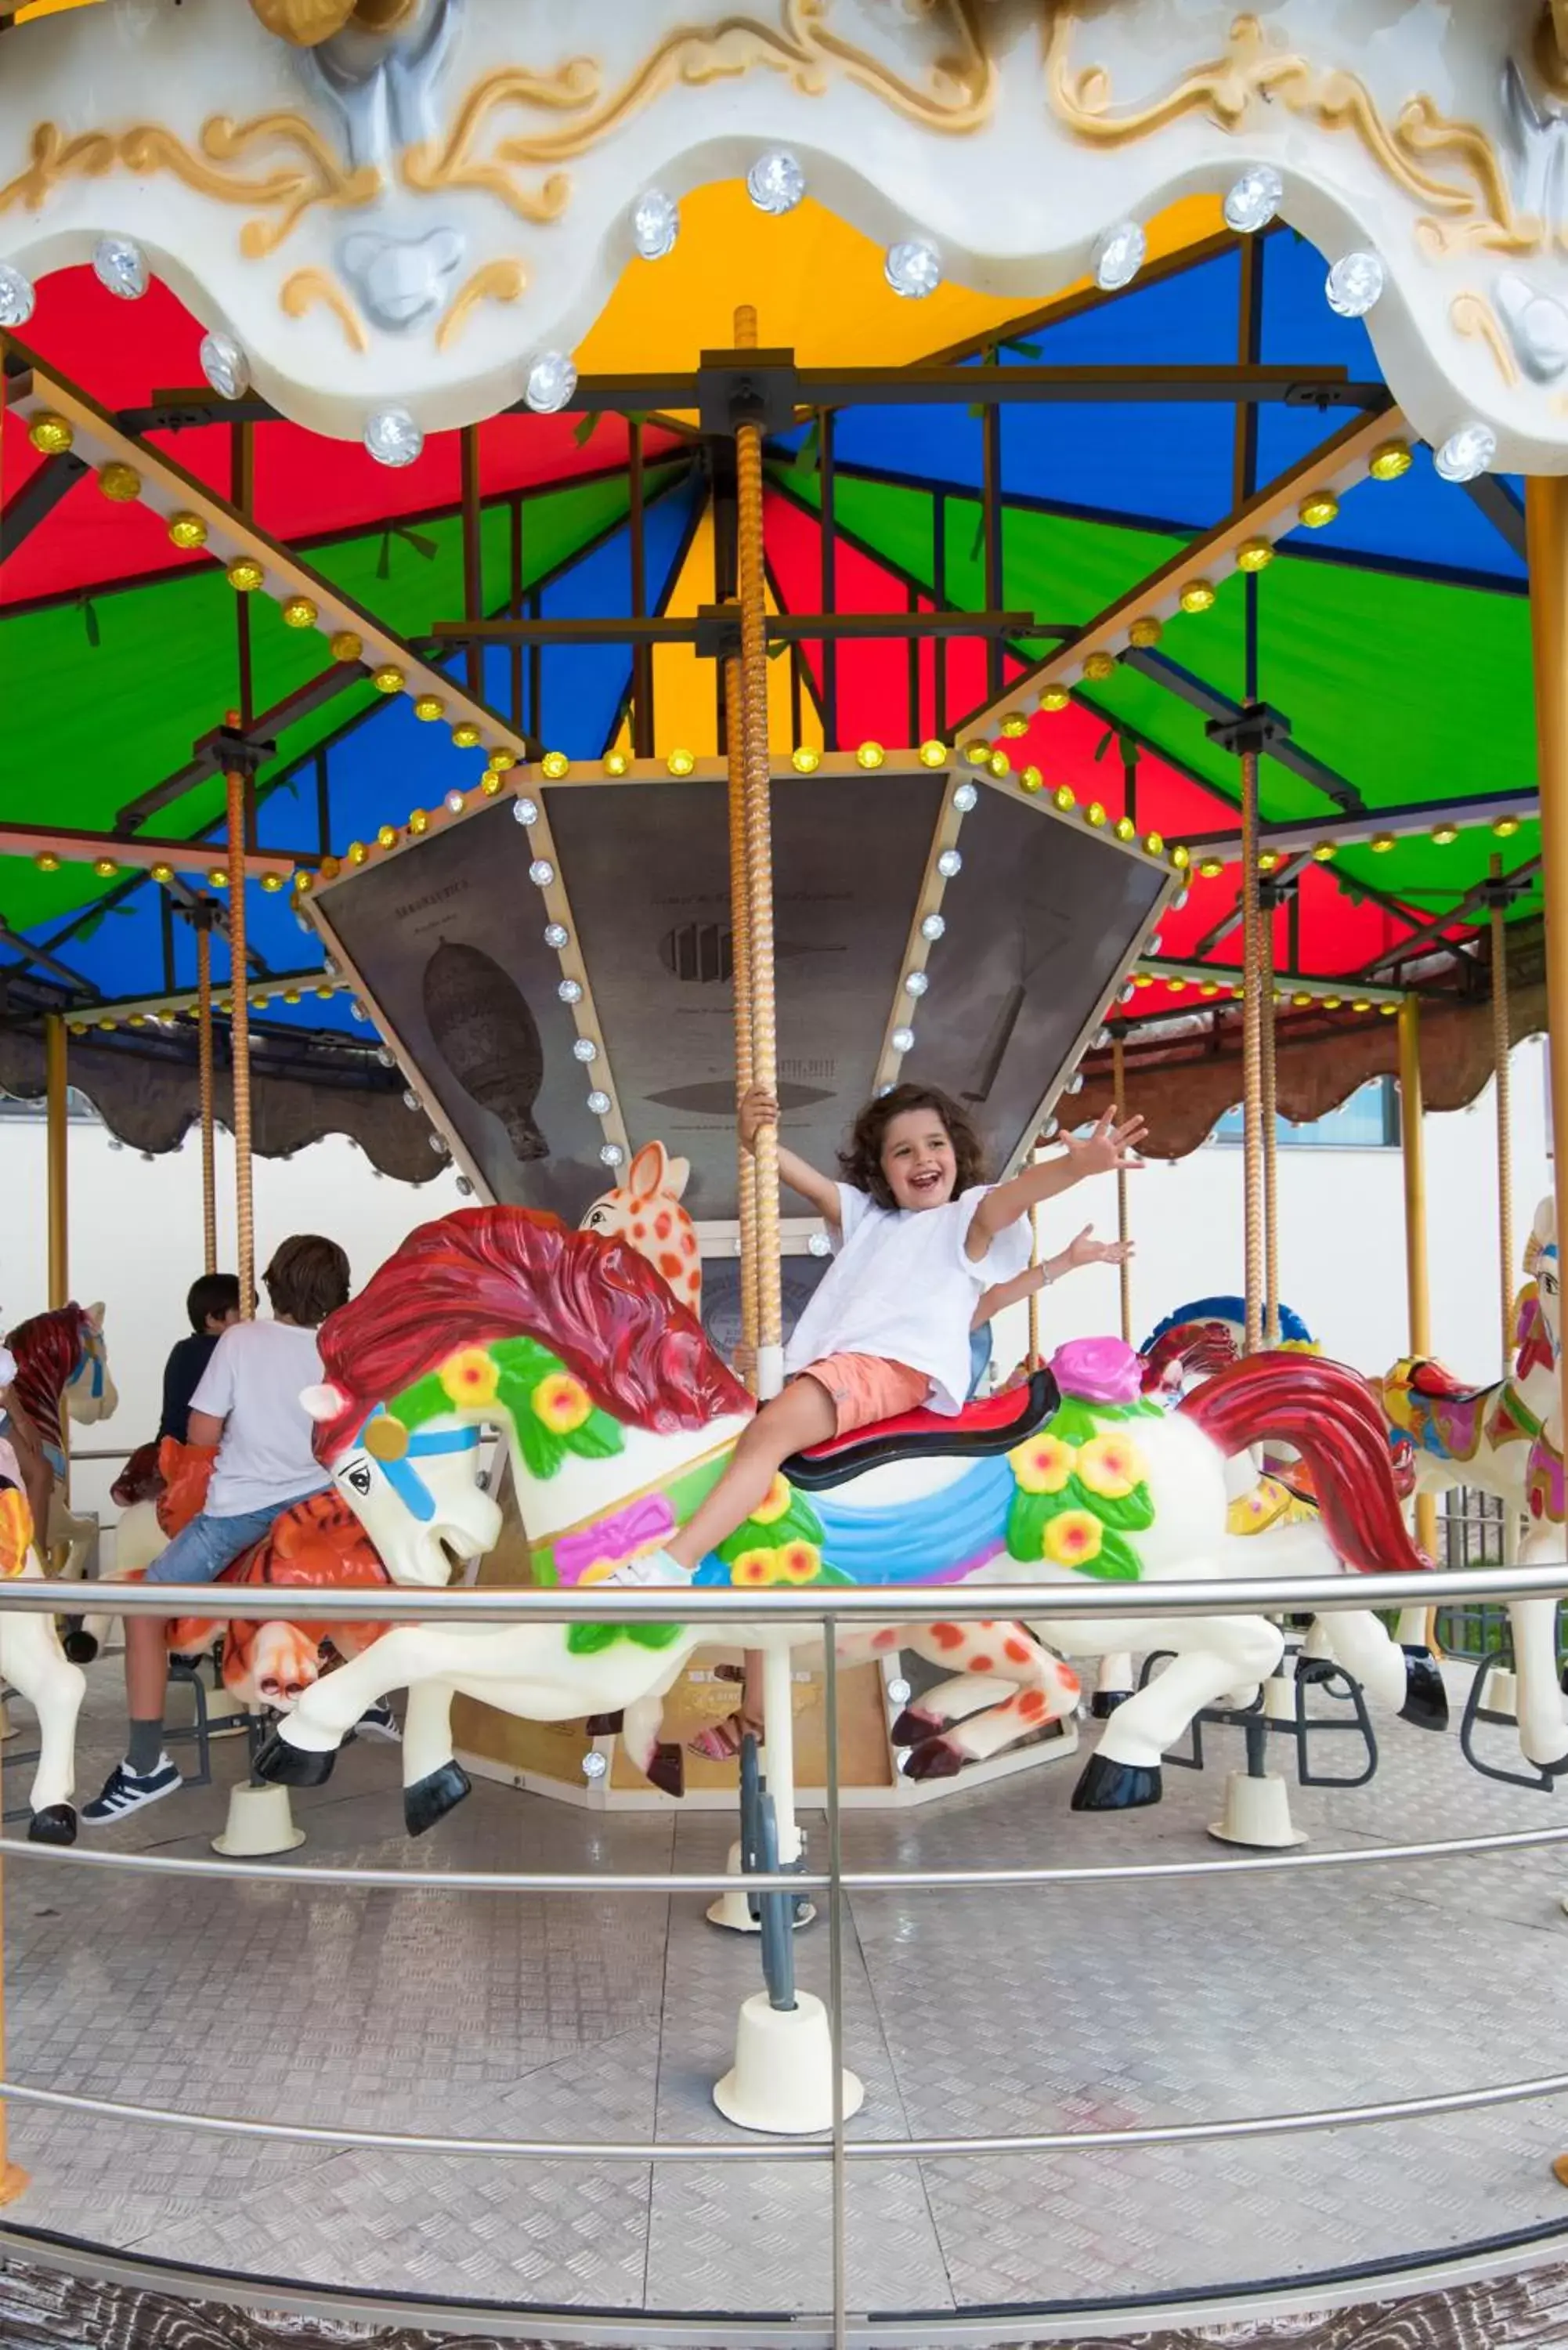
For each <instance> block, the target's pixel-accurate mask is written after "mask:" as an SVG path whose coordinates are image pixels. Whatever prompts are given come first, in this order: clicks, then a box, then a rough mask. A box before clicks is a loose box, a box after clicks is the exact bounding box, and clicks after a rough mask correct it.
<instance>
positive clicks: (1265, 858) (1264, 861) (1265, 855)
mask: <svg viewBox="0 0 1568 2350" xmlns="http://www.w3.org/2000/svg"><path fill="white" fill-rule="evenodd" d="M1279 861H1280V860H1279V858H1277V857H1276V856H1275V854H1274V852H1273V850H1272V848H1265V849H1264V850H1263V852H1262V856H1261V857H1260V858H1259V859H1258V870H1259V872H1260V873H1272V871H1273V869H1274V868H1275V866H1276V865H1278V863H1279Z"/></svg>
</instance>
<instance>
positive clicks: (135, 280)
mask: <svg viewBox="0 0 1568 2350" xmlns="http://www.w3.org/2000/svg"><path fill="white" fill-rule="evenodd" d="M92 266H93V276H95V277H96V278H97V279H98V282H99V285H100V286H108V288H109V292H110V293H111V294H118V295H119V298H120V300H121V301H122V302H140V299H141V297H142V296H143V295H144V294H145V293H146V291H147V286H148V277H149V273H148V268H147V255H145V254H144V253H143V252H142V250H141V247H140V245H139V244H133V243H132V242H131V240H130V237H128V236H100V237H99V241H98V243H97V244H95V245H94V247H93V250H92Z"/></svg>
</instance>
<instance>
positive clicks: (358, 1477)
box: [348, 1463, 370, 1493]
mask: <svg viewBox="0 0 1568 2350" xmlns="http://www.w3.org/2000/svg"><path fill="white" fill-rule="evenodd" d="M348 1482H349V1484H350V1485H352V1486H353V1488H354V1491H355V1492H357V1493H368V1492H369V1490H370V1471H369V1469H367V1468H366V1467H365V1466H364V1465H363V1463H361V1464H360V1466H359V1467H358V1468H357V1469H350V1470H349V1471H348Z"/></svg>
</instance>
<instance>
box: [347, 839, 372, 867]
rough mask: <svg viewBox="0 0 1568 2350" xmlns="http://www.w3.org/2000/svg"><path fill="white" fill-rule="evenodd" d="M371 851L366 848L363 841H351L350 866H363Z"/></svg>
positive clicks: (349, 844) (349, 850) (349, 849)
mask: <svg viewBox="0 0 1568 2350" xmlns="http://www.w3.org/2000/svg"><path fill="white" fill-rule="evenodd" d="M369 854H370V852H369V849H368V848H367V847H366V846H365V844H364V842H363V841H362V840H351V841H350V842H349V843H348V862H349V864H350V865H363V864H364V862H365V859H366V858H368V857H369Z"/></svg>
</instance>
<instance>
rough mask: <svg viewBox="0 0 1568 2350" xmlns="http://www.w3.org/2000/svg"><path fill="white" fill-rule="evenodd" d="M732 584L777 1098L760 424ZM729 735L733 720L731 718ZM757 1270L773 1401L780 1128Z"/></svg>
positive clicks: (739, 457) (762, 1365)
mask: <svg viewBox="0 0 1568 2350" xmlns="http://www.w3.org/2000/svg"><path fill="white" fill-rule="evenodd" d="M756 347H757V314H756V312H755V310H753V308H752V307H751V305H750V304H749V303H743V304H742V306H741V307H739V308H738V309H737V310H736V312H735V348H736V349H737V350H754V349H755V348H756ZM735 506H736V540H737V558H738V560H737V576H738V579H739V585H740V591H741V659H740V671H741V702H740V712H739V720H740V725H741V729H742V733H743V736H744V744H745V779H746V788H745V816H746V824H745V837H746V905H747V915H748V929H749V932H750V941H749V943H750V972H749V976H750V982H751V999H752V1081H753V1084H754V1085H757V1086H760V1087H762V1088H763V1091H764V1092H765V1093H770V1094H776V1093H777V1091H778V1028H777V1016H776V1006H775V1002H774V868H773V836H772V822H771V816H772V811H771V806H770V801H771V788H772V787H771V778H770V775H769V760H768V654H767V635H766V629H767V591H766V586H765V582H764V578H763V434H762V427H761V426H760V425H758V424H740V425H737V426H736V428H735ZM731 724H732V729H733V727H734V724H735V716H734V714H733V713H732V720H731ZM755 1168H756V1173H755V1183H756V1219H755V1232H756V1240H755V1256H756V1266H757V1392H758V1394H759V1395H761V1396H763V1397H764V1398H765V1397H767V1396H770V1395H775V1394H776V1393H777V1392H778V1389H779V1388H780V1387H781V1386H782V1385H783V1383H784V1301H783V1295H782V1290H781V1285H780V1280H779V1138H778V1128H777V1127H776V1126H773V1125H770V1126H764V1127H763V1128H760V1129H759V1131H758V1134H757V1139H756V1152H755Z"/></svg>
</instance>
